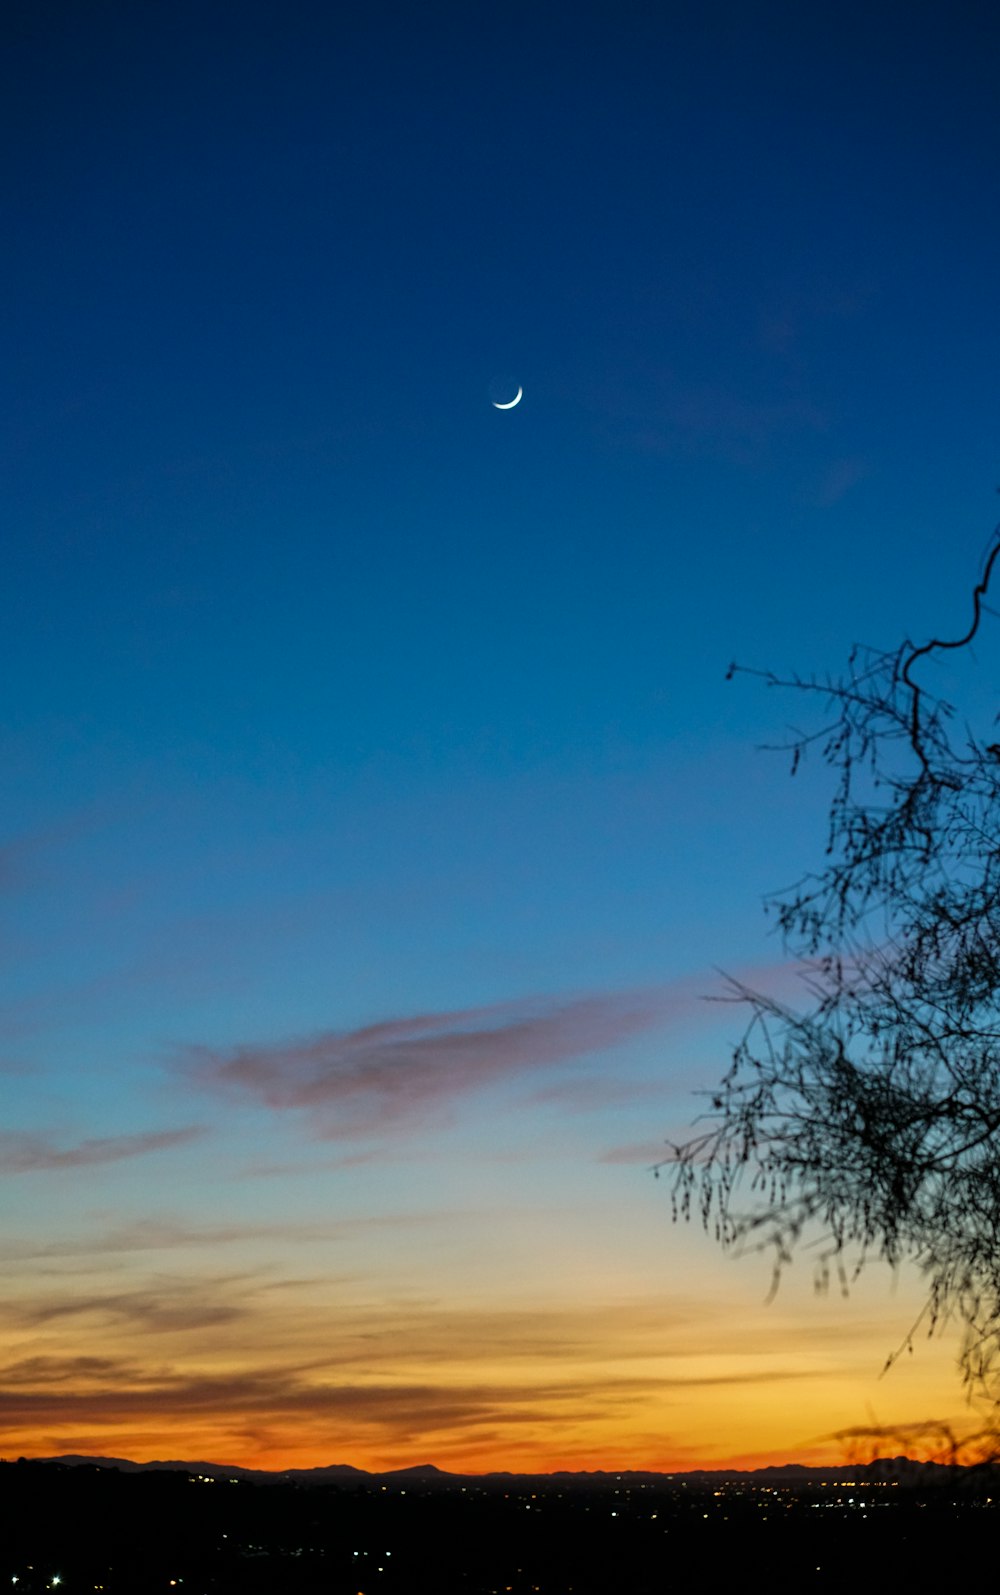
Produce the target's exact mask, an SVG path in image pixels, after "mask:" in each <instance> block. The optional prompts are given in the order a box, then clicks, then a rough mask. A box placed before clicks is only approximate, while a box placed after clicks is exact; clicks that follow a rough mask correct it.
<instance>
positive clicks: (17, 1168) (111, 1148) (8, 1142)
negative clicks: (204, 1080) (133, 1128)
mask: <svg viewBox="0 0 1000 1595" xmlns="http://www.w3.org/2000/svg"><path fill="white" fill-rule="evenodd" d="M206 1133H207V1132H206V1129H205V1126H204V1125H200V1124H187V1125H183V1126H182V1127H181V1128H179V1129H176V1130H145V1131H143V1132H141V1133H140V1134H139V1135H106V1136H95V1137H92V1138H91V1139H88V1140H86V1141H80V1142H78V1143H77V1145H76V1146H70V1147H57V1146H53V1145H52V1143H51V1141H49V1140H47V1139H46V1138H45V1137H44V1136H41V1135H34V1134H32V1133H30V1132H28V1131H24V1130H9V1131H6V1132H2V1133H0V1174H29V1173H32V1172H35V1171H37V1170H41V1169H79V1168H90V1167H92V1166H93V1165H94V1164H98V1163H120V1162H121V1161H122V1160H123V1159H125V1158H131V1157H144V1156H145V1154H146V1153H147V1152H162V1151H165V1150H167V1149H168V1148H169V1147H174V1146H184V1145H186V1144H187V1142H189V1141H196V1140H198V1139H199V1137H201V1136H203V1135H205V1134H206Z"/></svg>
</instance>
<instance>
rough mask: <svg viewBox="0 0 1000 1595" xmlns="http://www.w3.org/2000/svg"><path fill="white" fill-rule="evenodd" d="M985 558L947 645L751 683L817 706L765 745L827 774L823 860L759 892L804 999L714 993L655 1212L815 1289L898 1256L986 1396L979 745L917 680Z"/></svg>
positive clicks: (996, 1339) (989, 1102)
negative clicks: (713, 1047) (789, 1266)
mask: <svg viewBox="0 0 1000 1595" xmlns="http://www.w3.org/2000/svg"><path fill="white" fill-rule="evenodd" d="M998 557H1000V528H998V531H997V533H995V534H994V539H993V543H992V547H991V551H990V553H989V555H988V558H987V560H986V563H985V567H984V570H983V574H982V578H981V580H980V582H979V583H978V585H977V586H976V588H975V591H974V594H973V614H972V620H971V624H970V625H969V628H968V630H967V631H966V633H965V635H964V636H962V637H960V638H958V639H956V640H954V641H947V642H946V641H942V640H940V639H938V638H934V639H932V640H931V641H930V642H928V643H925V644H923V645H922V646H920V647H916V646H914V645H913V644H911V643H910V642H904V643H902V644H901V646H900V647H899V648H897V649H896V650H895V651H894V652H889V653H878V652H874V651H872V650H870V649H855V651H854V653H853V654H852V656H851V659H850V665H849V669H848V672H847V674H846V675H845V676H844V677H842V678H840V679H835V680H834V679H828V680H817V679H815V678H812V679H806V678H799V677H792V678H791V679H788V680H783V679H781V678H779V677H777V676H774V675H771V674H765V675H764V678H763V679H764V680H765V681H766V682H768V684H769V685H773V686H782V687H790V688H794V689H795V690H796V691H798V692H800V693H804V694H807V695H810V696H811V697H815V698H816V699H817V700H818V701H820V702H822V704H823V706H824V711H825V714H826V719H825V723H824V724H823V725H822V726H821V728H820V729H818V730H816V731H813V732H811V733H803V734H795V735H794V736H793V739H792V741H791V742H790V743H789V744H788V745H787V747H788V751H789V752H790V754H791V760H792V772H793V773H794V771H795V769H796V768H797V766H798V764H799V762H800V760H801V758H802V757H803V755H804V754H805V753H806V752H807V751H808V750H817V749H818V750H819V752H820V753H821V754H822V758H823V759H824V760H825V762H826V763H827V764H828V765H829V766H830V768H831V769H832V771H833V772H834V775H835V788H834V795H833V799H832V802H831V805H830V811H829V834H828V839H827V847H826V856H825V862H824V864H823V866H822V868H821V869H820V870H819V872H818V873H815V874H810V875H807V876H805V877H804V878H803V879H802V880H801V881H800V882H799V883H798V885H797V886H796V887H795V888H793V889H792V890H791V892H789V893H787V894H784V895H782V896H780V897H777V898H775V899H774V900H773V902H772V904H771V907H772V909H773V911H774V912H775V914H776V917H777V924H778V927H779V928H780V931H781V933H782V936H783V938H784V941H785V945H786V947H787V949H788V951H789V952H790V953H791V954H792V955H793V956H795V957H796V958H797V959H799V960H801V969H802V979H803V990H804V992H805V999H806V1000H805V1003H804V1005H803V1006H802V1007H801V1008H800V1007H796V1006H792V1005H790V1004H786V1003H785V1002H782V1001H778V1000H776V999H774V998H772V997H769V996H765V995H762V994H760V993H759V992H755V991H750V990H746V989H744V988H742V987H739V986H734V995H735V996H737V997H738V998H739V999H740V1000H742V1001H744V1002H745V1003H746V1004H748V1006H749V1011H750V1019H749V1023H748V1026H747V1029H746V1031H745V1033H744V1035H743V1038H742V1040H741V1041H740V1043H739V1045H738V1046H737V1047H736V1048H735V1051H734V1054H733V1060H732V1066H731V1067H730V1069H729V1072H728V1073H727V1074H726V1076H725V1078H724V1079H723V1081H722V1083H721V1085H720V1086H719V1088H718V1089H717V1091H715V1092H714V1093H712V1094H711V1108H710V1110H709V1112H708V1113H707V1114H706V1115H705V1116H704V1118H703V1120H701V1121H700V1122H701V1123H705V1122H706V1121H707V1126H708V1127H707V1128H705V1129H703V1130H702V1132H701V1133H700V1134H698V1135H696V1136H695V1137H694V1138H693V1139H691V1140H689V1141H688V1142H686V1143H685V1144H683V1145H681V1146H677V1147H673V1148H672V1151H671V1156H670V1158H669V1159H668V1160H667V1161H668V1163H669V1164H670V1165H672V1169H673V1175H674V1205H675V1216H676V1217H691V1216H692V1215H700V1217H701V1218H702V1220H703V1221H704V1223H705V1225H706V1227H708V1228H709V1229H710V1230H714V1232H715V1234H716V1236H717V1238H718V1239H719V1240H720V1242H721V1243H722V1244H723V1245H724V1246H727V1247H740V1246H746V1245H748V1244H751V1245H753V1244H755V1245H759V1246H762V1247H764V1248H770V1249H771V1250H772V1252H773V1257H774V1269H775V1275H774V1277H775V1282H777V1278H778V1276H779V1275H780V1272H781V1269H782V1267H783V1266H784V1265H785V1264H786V1263H787V1262H788V1261H789V1260H790V1259H791V1257H792V1255H793V1253H795V1252H796V1251H797V1250H798V1249H799V1248H800V1246H801V1245H802V1244H803V1242H805V1241H806V1240H807V1239H808V1240H809V1241H817V1240H818V1241H819V1243H820V1244H819V1248H818V1253H817V1254H816V1255H818V1256H819V1264H818V1278H819V1282H820V1283H821V1284H826V1283H828V1282H829V1279H830V1276H831V1273H834V1274H836V1275H837V1276H838V1277H839V1280H840V1282H841V1285H842V1288H844V1289H845V1290H846V1289H847V1287H848V1284H849V1281H850V1279H851V1278H852V1277H856V1275H857V1273H858V1272H859V1271H860V1270H861V1269H862V1268H863V1267H864V1266H865V1264H866V1263H867V1262H869V1261H871V1260H872V1259H881V1260H883V1261H885V1262H887V1263H889V1264H891V1265H893V1266H894V1267H895V1266H897V1265H899V1264H902V1263H904V1262H907V1261H909V1262H912V1263H915V1264H917V1266H918V1267H919V1268H920V1269H921V1270H922V1271H923V1273H924V1275H925V1277H926V1280H927V1285H928V1298H927V1303H926V1306H925V1308H924V1312H923V1313H922V1314H921V1319H922V1320H923V1321H924V1322H925V1324H926V1326H927V1328H928V1330H933V1328H934V1327H935V1326H936V1325H938V1324H940V1323H941V1322H942V1320H943V1319H944V1318H946V1317H948V1316H951V1315H955V1316H957V1317H958V1318H959V1319H960V1320H961V1322H962V1323H963V1325H964V1329H965V1335H964V1340H963V1345H962V1353H961V1362H962V1369H963V1373H964V1376H965V1378H966V1380H967V1381H968V1382H969V1384H970V1386H973V1387H976V1388H978V1389H980V1390H985V1391H986V1392H987V1393H988V1394H990V1395H991V1396H993V1397H994V1398H996V1397H997V1396H998V1394H1000V1379H998V1378H997V1375H998V1373H1000V743H998V742H989V741H988V740H987V737H985V736H977V735H976V734H974V733H973V732H972V731H971V730H970V728H969V727H968V726H967V725H963V726H962V728H961V730H958V729H957V718H956V716H955V714H954V711H953V709H952V708H951V706H950V705H949V704H947V703H946V702H944V701H943V700H942V699H940V698H938V697H935V696H934V695H933V694H932V693H931V692H930V691H929V690H928V688H927V687H926V685H922V684H921V679H920V678H921V672H922V671H923V673H924V674H926V667H927V660H928V658H929V656H930V655H932V654H935V653H940V652H941V651H943V650H948V649H963V648H967V647H968V645H969V644H970V643H971V642H972V640H973V638H974V637H975V636H976V633H977V632H978V631H979V628H980V623H981V620H982V618H983V614H984V603H983V601H984V597H985V594H986V592H987V588H988V585H989V581H990V577H991V575H992V573H993V568H994V565H995V563H996V561H997V559H998ZM734 669H735V667H734ZM750 673H751V674H756V675H760V674H761V672H750ZM988 734H989V733H988ZM988 734H987V735H988ZM994 734H995V733H994ZM661 1167H663V1165H661ZM921 1319H918V1324H919V1323H920V1322H921ZM916 1328H917V1325H914V1326H913V1329H911V1331H910V1333H909V1334H908V1335H907V1337H906V1340H905V1341H904V1343H903V1344H904V1346H912V1336H913V1332H914V1330H915V1329H916ZM889 1360H890V1362H891V1361H892V1358H890V1359H889Z"/></svg>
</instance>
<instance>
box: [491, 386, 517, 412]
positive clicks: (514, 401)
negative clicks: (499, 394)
mask: <svg viewBox="0 0 1000 1595" xmlns="http://www.w3.org/2000/svg"><path fill="white" fill-rule="evenodd" d="M509 391H510V390H509V389H508V392H509ZM523 394H524V389H523V388H522V387H521V386H520V385H518V389H517V392H516V393H515V395H514V397H513V398H512V399H511V401H510V403H509V404H498V403H497V401H496V399H494V400H493V408H494V410H513V408H514V406H515V404H520V402H521V399H522V397H523Z"/></svg>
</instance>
